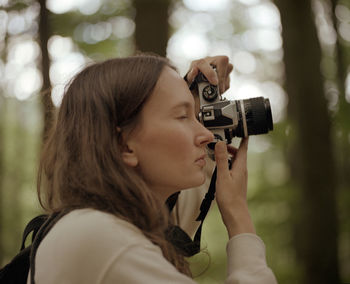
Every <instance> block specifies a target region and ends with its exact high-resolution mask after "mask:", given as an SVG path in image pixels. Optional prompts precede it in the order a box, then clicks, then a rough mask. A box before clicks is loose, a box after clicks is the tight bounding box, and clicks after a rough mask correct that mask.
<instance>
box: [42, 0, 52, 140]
mask: <svg viewBox="0 0 350 284" xmlns="http://www.w3.org/2000/svg"><path fill="white" fill-rule="evenodd" d="M39 4H40V18H39V42H40V49H41V73H42V78H43V86H42V89H41V96H42V97H41V102H42V110H43V114H44V131H43V141H45V140H46V138H47V136H48V133H49V130H50V128H51V126H52V124H53V120H54V105H53V103H52V99H51V82H50V77H49V71H50V58H49V52H48V49H47V43H48V40H49V38H50V25H49V17H48V15H49V12H48V10H47V8H46V0H39Z"/></svg>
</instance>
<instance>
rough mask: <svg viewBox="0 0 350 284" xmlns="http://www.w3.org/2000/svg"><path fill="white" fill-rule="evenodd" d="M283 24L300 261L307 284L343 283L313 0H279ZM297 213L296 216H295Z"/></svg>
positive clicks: (333, 171) (329, 131) (332, 173)
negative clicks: (291, 126) (291, 127)
mask: <svg viewBox="0 0 350 284" xmlns="http://www.w3.org/2000/svg"><path fill="white" fill-rule="evenodd" d="M275 3H276V4H277V6H278V8H279V10H280V14H281V21H282V27H283V30H282V37H283V45H284V62H285V71H286V91H287V93H288V95H289V102H290V104H289V110H288V111H289V118H290V120H291V122H292V125H293V127H295V129H294V131H292V132H291V133H293V137H291V138H290V139H291V143H294V145H293V146H294V147H293V146H292V147H293V148H294V153H293V155H291V157H292V159H293V161H291V163H292V164H294V165H296V166H295V167H292V175H293V180H294V182H295V184H296V185H297V186H298V188H300V190H301V194H300V196H301V198H300V204H299V206H300V208H298V213H299V215H298V218H299V226H298V228H297V237H298V242H297V243H298V245H297V246H296V249H297V256H298V257H299V258H300V263H301V264H302V269H303V283H305V284H306V283H307V284H312V283H317V284H323V283H324V284H329V283H333V284H336V283H339V272H338V254H337V237H338V225H337V217H336V188H337V182H336V174H335V168H334V167H335V162H334V155H333V153H332V140H331V125H330V117H329V114H328V110H327V102H326V99H325V94H324V89H323V79H322V75H321V72H320V60H321V49H320V44H319V41H318V38H317V33H316V27H315V24H314V20H313V15H312V10H311V1H305V0H276V1H275ZM296 214H297V212H296Z"/></svg>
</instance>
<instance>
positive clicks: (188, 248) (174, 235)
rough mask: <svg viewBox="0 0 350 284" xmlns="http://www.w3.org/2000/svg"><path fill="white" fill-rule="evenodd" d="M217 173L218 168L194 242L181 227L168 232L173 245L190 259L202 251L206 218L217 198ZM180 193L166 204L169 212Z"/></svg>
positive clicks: (175, 227) (200, 216) (214, 173)
mask: <svg viewBox="0 0 350 284" xmlns="http://www.w3.org/2000/svg"><path fill="white" fill-rule="evenodd" d="M216 172H217V168H216V167H215V170H214V172H213V175H212V177H211V181H210V185H209V188H208V192H207V193H206V194H205V197H204V199H203V201H202V203H201V206H200V209H199V210H200V213H199V215H198V217H197V219H196V221H199V222H201V223H200V225H199V227H198V229H197V231H196V234H195V236H194V239H193V240H192V239H191V237H190V236H189V235H188V234H187V233H186V232H185V231H184V230H182V229H181V228H180V227H179V226H173V227H172V228H170V229H169V230H168V231H167V235H168V238H169V240H170V241H171V242H172V243H173V245H174V246H175V247H176V248H178V249H179V250H180V251H181V252H182V253H183V255H185V256H187V257H189V256H193V255H195V254H197V253H199V251H200V243H201V235H202V226H203V222H204V219H205V217H206V216H207V214H208V211H209V209H210V205H211V203H212V201H213V200H214V198H215V183H216ZM179 193H180V192H176V193H175V194H173V195H171V196H170V197H169V198H168V200H167V202H166V204H167V206H168V208H169V211H170V212H171V211H172V210H173V208H174V206H175V204H176V202H177V199H178V196H179Z"/></svg>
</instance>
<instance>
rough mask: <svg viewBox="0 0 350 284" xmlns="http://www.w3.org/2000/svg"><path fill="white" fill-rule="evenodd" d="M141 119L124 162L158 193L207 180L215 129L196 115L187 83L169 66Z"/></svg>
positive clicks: (168, 194) (129, 142)
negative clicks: (206, 148) (211, 143)
mask: <svg viewBox="0 0 350 284" xmlns="http://www.w3.org/2000/svg"><path fill="white" fill-rule="evenodd" d="M140 115H141V119H140V124H139V125H138V126H137V127H136V128H135V129H134V130H133V132H132V133H131V134H130V136H129V137H128V138H127V141H126V144H127V148H128V149H127V153H125V155H124V154H123V157H124V161H125V162H126V163H127V164H129V165H130V166H134V167H138V169H139V170H140V172H141V174H142V176H143V178H144V179H145V181H146V183H147V184H148V186H150V188H151V189H152V190H154V191H155V192H156V193H157V194H158V195H159V197H160V198H162V199H166V198H168V197H169V196H170V195H171V194H172V193H174V192H176V191H179V190H181V189H186V188H190V187H195V186H198V185H200V184H202V183H203V182H204V181H205V172H204V166H205V159H204V158H205V157H206V150H205V146H206V145H207V144H208V143H209V142H210V141H211V140H212V139H213V134H212V133H211V132H210V131H209V130H207V129H206V128H205V127H204V126H202V124H200V123H199V121H198V120H197V118H196V113H195V102H194V98H193V96H192V94H191V92H190V91H189V89H188V86H187V84H186V82H185V81H184V80H183V79H182V78H181V77H180V76H179V74H178V73H177V72H176V71H175V70H173V69H171V68H170V67H165V68H164V70H163V71H162V73H161V75H160V77H159V80H158V82H157V84H156V86H155V89H154V91H153V93H152V95H151V96H150V98H149V99H148V100H147V102H146V103H145V105H144V107H143V109H142V111H141V114H140Z"/></svg>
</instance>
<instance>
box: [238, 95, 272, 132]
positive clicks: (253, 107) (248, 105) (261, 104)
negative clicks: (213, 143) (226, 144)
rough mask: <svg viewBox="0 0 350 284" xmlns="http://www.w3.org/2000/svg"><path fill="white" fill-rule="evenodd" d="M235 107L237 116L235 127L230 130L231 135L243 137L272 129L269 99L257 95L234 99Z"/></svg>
mask: <svg viewBox="0 0 350 284" xmlns="http://www.w3.org/2000/svg"><path fill="white" fill-rule="evenodd" d="M236 108H237V113H238V114H239V118H238V126H237V128H236V129H234V130H233V131H232V132H233V133H232V134H233V136H237V137H245V136H249V135H257V134H264V133H268V132H269V131H270V130H273V122H272V113H271V107H270V101H269V99H265V98H264V97H257V98H251V99H246V100H241V101H236Z"/></svg>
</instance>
